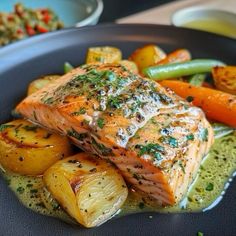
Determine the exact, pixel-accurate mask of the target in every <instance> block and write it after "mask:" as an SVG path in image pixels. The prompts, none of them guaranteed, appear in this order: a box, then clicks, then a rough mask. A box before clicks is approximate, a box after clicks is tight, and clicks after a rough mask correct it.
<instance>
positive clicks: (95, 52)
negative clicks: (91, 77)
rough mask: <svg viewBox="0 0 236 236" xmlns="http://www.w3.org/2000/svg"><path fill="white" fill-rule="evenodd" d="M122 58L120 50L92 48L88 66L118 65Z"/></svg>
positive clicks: (88, 53) (89, 52) (88, 56)
mask: <svg viewBox="0 0 236 236" xmlns="http://www.w3.org/2000/svg"><path fill="white" fill-rule="evenodd" d="M121 58H122V53H121V51H120V49H118V48H115V47H108V46H105V47H92V48H89V49H88V52H87V57H86V64H89V63H97V62H101V63H118V62H119V61H120V60H121Z"/></svg>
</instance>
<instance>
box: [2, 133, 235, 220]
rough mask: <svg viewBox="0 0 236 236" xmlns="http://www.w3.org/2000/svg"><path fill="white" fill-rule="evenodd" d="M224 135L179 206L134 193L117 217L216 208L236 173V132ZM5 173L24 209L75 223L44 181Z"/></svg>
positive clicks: (131, 191) (204, 162) (216, 142)
mask: <svg viewBox="0 0 236 236" xmlns="http://www.w3.org/2000/svg"><path fill="white" fill-rule="evenodd" d="M223 132H224V134H227V135H226V136H223V137H221V136H222V135H221V134H220V133H219V134H218V135H217V136H218V138H217V139H216V140H215V143H214V145H213V146H212V147H211V150H210V152H209V154H208V155H207V156H206V157H205V159H204V160H203V162H202V164H201V167H200V169H199V172H198V175H197V177H196V179H195V181H194V182H193V184H192V185H191V186H190V188H189V191H188V193H187V194H186V197H185V198H184V199H183V200H182V201H181V202H180V203H179V204H178V205H176V206H172V207H164V208H163V207H160V206H158V205H157V204H155V202H154V201H153V200H152V199H149V198H147V197H146V196H145V194H141V193H138V192H136V191H135V190H133V189H131V190H130V192H129V196H128V198H127V201H126V203H125V204H124V205H123V207H122V209H120V211H119V213H118V214H117V216H122V215H127V214H131V213H136V212H144V211H146V212H147V211H148V212H168V213H169V212H199V211H206V210H209V209H211V208H212V207H214V206H215V205H217V204H218V203H219V202H220V200H221V199H222V197H223V195H224V193H225V190H226V188H228V186H229V184H230V182H231V181H232V177H233V175H234V173H235V171H236V131H234V132H232V130H231V131H230V130H227V129H226V130H223ZM2 173H3V176H4V177H5V179H6V180H7V182H8V184H9V187H10V188H11V189H12V191H13V192H14V193H15V194H16V195H17V197H18V198H19V200H20V201H21V202H22V204H23V205H25V206H26V207H28V208H30V209H32V210H33V211H35V212H38V213H40V214H44V215H48V216H53V217H57V218H60V219H62V220H64V221H66V222H69V223H75V221H74V220H73V219H72V218H70V216H68V214H67V213H66V212H65V211H64V210H63V209H61V208H60V206H59V204H58V203H57V202H56V201H55V200H54V199H53V198H52V196H51V195H50V193H49V192H48V191H47V190H46V189H45V188H44V185H43V181H42V177H28V176H21V175H18V174H14V173H10V172H4V171H3V172H2Z"/></svg>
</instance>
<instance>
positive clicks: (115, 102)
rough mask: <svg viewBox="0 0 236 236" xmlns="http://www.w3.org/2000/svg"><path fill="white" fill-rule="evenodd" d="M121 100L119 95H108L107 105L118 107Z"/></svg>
mask: <svg viewBox="0 0 236 236" xmlns="http://www.w3.org/2000/svg"><path fill="white" fill-rule="evenodd" d="M122 102H123V101H122V100H121V98H119V97H110V98H109V99H108V106H109V107H111V108H115V109H118V108H120V107H121V105H122Z"/></svg>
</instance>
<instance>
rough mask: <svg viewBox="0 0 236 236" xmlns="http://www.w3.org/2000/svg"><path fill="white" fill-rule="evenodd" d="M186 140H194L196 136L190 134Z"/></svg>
mask: <svg viewBox="0 0 236 236" xmlns="http://www.w3.org/2000/svg"><path fill="white" fill-rule="evenodd" d="M186 139H187V140H194V135H193V134H188V135H187V136H186Z"/></svg>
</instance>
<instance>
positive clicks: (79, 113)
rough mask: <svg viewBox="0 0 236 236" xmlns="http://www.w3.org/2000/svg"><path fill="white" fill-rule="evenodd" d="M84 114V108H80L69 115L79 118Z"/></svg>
mask: <svg viewBox="0 0 236 236" xmlns="http://www.w3.org/2000/svg"><path fill="white" fill-rule="evenodd" d="M85 113H86V109H85V108H84V107H81V108H80V109H79V111H75V112H72V113H71V115H72V116H79V115H83V114H85Z"/></svg>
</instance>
